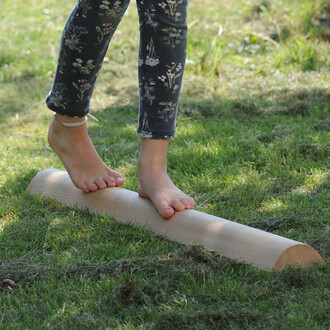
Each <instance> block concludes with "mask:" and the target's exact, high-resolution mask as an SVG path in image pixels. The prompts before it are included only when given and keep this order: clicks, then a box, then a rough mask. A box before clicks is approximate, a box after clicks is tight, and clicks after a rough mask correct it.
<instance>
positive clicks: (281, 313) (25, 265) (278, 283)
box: [0, 0, 330, 329]
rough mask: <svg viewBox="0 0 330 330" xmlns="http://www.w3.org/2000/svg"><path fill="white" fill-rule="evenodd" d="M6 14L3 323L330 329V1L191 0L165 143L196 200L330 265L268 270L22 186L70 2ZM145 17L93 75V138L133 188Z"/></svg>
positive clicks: (2, 28)
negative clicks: (182, 68)
mask: <svg viewBox="0 0 330 330" xmlns="http://www.w3.org/2000/svg"><path fill="white" fill-rule="evenodd" d="M3 1H4V3H3V4H2V6H1V11H0V36H1V37H0V38H1V42H0V127H1V129H0V141H1V143H0V200H1V203H0V283H1V281H2V280H3V279H5V278H10V279H12V280H14V281H15V282H16V286H15V287H13V289H12V290H10V289H8V288H2V289H1V288H0V328H1V329H27V328H28V329H38V328H64V329H66V328H74V329H106V328H111V329H112V328H120V329H131V328H153V329H242V328H243V329H245V328H247V329H259V328H260V329H273V328H274V329H328V327H329V301H330V299H329V287H330V283H329V282H330V280H329V279H330V276H329V262H328V260H329V258H330V254H329V251H330V247H329V213H330V212H329V199H330V193H329V185H330V184H329V183H330V180H329V158H330V157H329V155H330V143H329V141H330V136H329V135H330V134H329V128H330V116H329V113H330V111H329V110H330V109H329V108H330V91H329V81H330V79H329V78H330V75H329V64H330V56H329V50H330V47H329V38H330V37H329V36H330V32H329V20H330V6H329V4H328V1H322V0H311V1H298V0H274V1H261V0H253V1H252V0H248V1H243V0H232V1H219V0H216V1H214V0H203V1H197V0H190V2H189V48H188V61H187V66H186V72H185V77H184V85H183V89H182V94H181V103H180V109H179V114H178V119H177V134H176V138H175V139H174V140H173V141H172V142H171V148H170V151H169V172H170V176H171V177H172V179H173V180H174V181H175V182H176V183H177V185H178V186H179V187H180V188H181V189H182V190H184V191H185V192H186V193H188V194H190V195H192V196H193V197H194V198H195V199H196V202H197V207H196V208H197V209H198V210H200V211H203V212H206V213H210V214H213V215H216V216H220V217H222V218H226V219H229V220H233V221H236V222H239V223H242V224H247V225H249V226H252V227H256V228H261V229H264V230H267V231H269V232H273V233H276V234H279V235H282V236H284V237H288V238H291V239H294V240H298V241H302V242H306V243H307V244H310V245H311V246H313V247H314V248H315V249H317V250H318V251H319V253H320V254H321V256H322V257H323V258H324V259H325V260H326V261H327V263H326V266H325V267H324V268H315V269H312V270H305V271H302V270H298V269H286V270H284V271H282V272H278V273H268V272H263V271H260V270H257V269H255V268H253V267H251V266H248V265H244V264H240V263H236V262H234V261H230V260H228V259H226V258H224V257H221V256H219V255H217V254H216V253H213V252H211V251H206V250H204V249H203V248H202V247H199V246H188V247H185V246H182V245H181V244H178V243H174V242H170V241H168V240H166V239H165V238H163V237H159V236H156V235H154V234H152V233H150V232H148V231H145V230H142V229H139V228H134V227H131V226H129V225H122V224H118V223H116V222H114V220H113V219H110V218H108V217H105V216H97V215H91V214H89V213H87V212H83V211H79V210H73V209H70V208H68V207H66V206H65V205H62V204H60V203H58V202H56V201H53V200H49V199H46V198H42V197H40V196H35V195H34V196H31V195H30V194H29V193H28V192H27V191H26V188H27V186H28V184H29V182H30V181H31V179H32V178H33V176H34V175H35V174H36V173H38V172H39V171H41V170H42V169H45V168H50V167H54V168H60V169H63V166H62V164H61V162H60V161H59V159H58V158H57V157H56V155H55V154H54V153H53V151H52V150H51V149H50V147H49V146H48V144H47V139H46V133H47V128H48V124H49V122H50V120H51V116H52V113H51V112H50V111H49V110H47V109H46V107H45V102H44V99H45V96H46V95H47V93H48V91H49V89H50V87H51V83H52V78H53V76H54V71H55V64H56V59H57V53H58V45H59V39H60V36H61V31H62V28H63V25H64V23H65V20H66V18H67V16H68V14H69V13H70V10H71V9H72V7H73V5H74V3H75V1H73V0H70V1H67V0H66V1H65V0H57V1H56V2H55V1H51V0H43V1H37V0H26V1H24V2H22V1H18V0H3ZM137 47H138V18H137V14H136V6H135V3H134V2H132V3H131V4H130V7H129V9H128V12H127V15H125V17H124V18H123V21H122V23H121V24H120V25H119V28H118V31H117V33H116V34H115V36H114V38H113V41H112V44H111V47H110V50H109V52H108V54H107V57H106V61H105V63H104V66H103V69H102V71H101V74H100V76H99V80H98V83H97V87H96V90H95V93H94V98H93V101H92V113H93V114H94V115H95V116H96V117H97V118H98V119H99V120H100V121H99V123H95V122H89V124H88V125H89V129H90V134H91V136H92V139H93V142H94V143H95V145H96V148H97V150H98V151H99V153H100V155H101V156H102V158H103V159H104V160H105V161H106V162H107V163H108V164H110V165H111V167H113V168H114V169H116V170H118V171H121V172H122V173H123V174H124V176H125V179H126V182H125V185H124V188H127V189H130V190H136V188H137V183H138V177H137V170H136V162H137V158H138V154H139V139H138V138H137V137H136V134H135V129H136V122H137V109H138V89H137V87H138V85H137Z"/></svg>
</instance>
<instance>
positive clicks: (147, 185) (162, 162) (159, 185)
mask: <svg viewBox="0 0 330 330" xmlns="http://www.w3.org/2000/svg"><path fill="white" fill-rule="evenodd" d="M167 147H168V140H152V139H142V143H141V155H140V159H139V162H138V168H139V178H140V182H139V187H138V194H139V195H140V197H144V198H149V199H150V200H151V201H152V202H153V204H154V206H155V207H156V209H157V211H158V213H159V214H160V215H161V216H162V217H163V218H165V219H167V218H170V217H171V216H173V215H174V213H175V211H183V210H185V209H193V208H194V207H195V201H194V199H193V198H191V197H190V196H188V195H186V194H185V193H183V192H182V191H181V190H180V189H178V188H177V187H176V186H175V185H174V183H173V182H172V180H171V179H170V177H169V176H168V174H167Z"/></svg>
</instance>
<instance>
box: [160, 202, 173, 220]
mask: <svg viewBox="0 0 330 330" xmlns="http://www.w3.org/2000/svg"><path fill="white" fill-rule="evenodd" d="M157 209H158V212H159V214H160V215H161V216H162V217H163V218H165V219H168V218H170V217H171V216H173V215H174V213H175V212H174V209H173V207H171V206H170V205H169V204H168V203H167V202H166V201H163V202H162V203H161V204H160V205H159V206H158V207H157Z"/></svg>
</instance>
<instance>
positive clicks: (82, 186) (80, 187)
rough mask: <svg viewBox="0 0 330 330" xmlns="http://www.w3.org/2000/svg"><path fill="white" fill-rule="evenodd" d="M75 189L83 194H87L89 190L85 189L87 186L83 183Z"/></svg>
mask: <svg viewBox="0 0 330 330" xmlns="http://www.w3.org/2000/svg"><path fill="white" fill-rule="evenodd" d="M76 187H77V188H79V189H81V190H82V191H83V192H85V193H88V192H89V189H88V187H87V184H86V182H83V183H82V184H81V185H79V186H76Z"/></svg>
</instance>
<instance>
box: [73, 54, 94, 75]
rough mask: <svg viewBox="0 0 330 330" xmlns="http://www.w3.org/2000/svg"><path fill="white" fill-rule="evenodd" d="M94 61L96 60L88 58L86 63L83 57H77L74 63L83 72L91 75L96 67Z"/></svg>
mask: <svg viewBox="0 0 330 330" xmlns="http://www.w3.org/2000/svg"><path fill="white" fill-rule="evenodd" d="M93 62H94V60H87V62H86V64H85V65H84V61H83V60H82V59H81V58H76V61H75V62H74V63H73V64H72V65H73V66H74V67H75V68H77V69H78V70H79V72H80V73H81V74H84V75H89V74H91V72H92V70H93V69H94V68H95V65H94V64H93Z"/></svg>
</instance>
